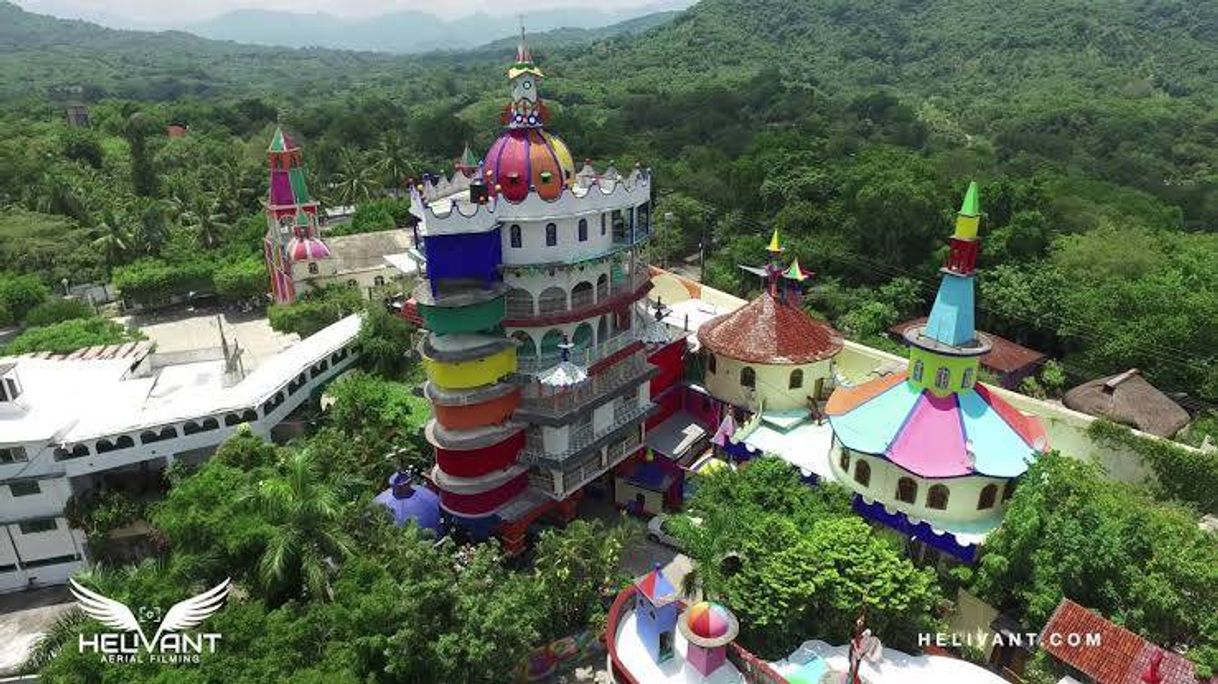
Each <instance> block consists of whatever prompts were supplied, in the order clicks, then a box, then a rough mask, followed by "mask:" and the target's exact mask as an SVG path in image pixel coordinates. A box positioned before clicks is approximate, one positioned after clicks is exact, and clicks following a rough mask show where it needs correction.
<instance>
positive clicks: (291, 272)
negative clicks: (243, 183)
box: [265, 127, 413, 304]
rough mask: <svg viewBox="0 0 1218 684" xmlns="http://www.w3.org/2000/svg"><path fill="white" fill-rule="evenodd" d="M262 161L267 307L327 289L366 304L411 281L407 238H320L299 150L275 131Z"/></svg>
mask: <svg viewBox="0 0 1218 684" xmlns="http://www.w3.org/2000/svg"><path fill="white" fill-rule="evenodd" d="M267 158H268V162H269V166H270V190H269V192H268V194H267V201H266V216H267V231H266V240H265V257H266V269H267V273H268V274H269V276H270V293H271V298H272V299H273V301H275V302H276V303H279V304H290V303H292V302H294V301H296V299H297V298H298V297H300V296H301V295H304V294H305V293H307V292H308V291H309V290H311V289H314V288H321V287H325V286H328V285H344V286H347V287H353V288H356V289H358V290H359V292H360V294H362V295H363V296H365V297H369V298H370V297H372V296H373V293H374V292H375V291H377V290H378V289H379V288H381V287H383V286H387V285H390V284H391V283H392V281H397V280H402V279H404V278H406V277H408V276H410V275H413V268H412V267H411V266H409V264H410V262H409V260H408V259H407V258H406V254H407V252H408V250H409V249H410V235H409V234H408V233H406V232H405V231H400V230H382V231H376V232H371V233H357V234H355V235H338V236H331V237H329V238H323V237H322V234H321V225H322V222H323V220H324V216H322V215H321V214H319V212H318V205H317V202H316V201H314V200H313V198H312V197H311V196H310V195H309V188H308V184H307V183H306V182H305V171H304V160H303V157H302V155H301V151H300V146H299V145H298V144H296V142H295V141H293V140H292V138H291V137H289V136H288V135H287V134H286V133H284V132H283V129H282V128H279V127H276V128H275V134H274V135H273V136H272V137H271V144H270V147H269V148H268V149H267ZM403 262H405V263H406V264H407V266H406V267H402V266H401V265H402V264H403Z"/></svg>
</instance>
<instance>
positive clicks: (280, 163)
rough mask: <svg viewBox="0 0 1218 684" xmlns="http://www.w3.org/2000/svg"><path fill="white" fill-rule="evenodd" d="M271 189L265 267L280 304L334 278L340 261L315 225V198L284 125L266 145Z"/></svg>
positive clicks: (268, 202)
mask: <svg viewBox="0 0 1218 684" xmlns="http://www.w3.org/2000/svg"><path fill="white" fill-rule="evenodd" d="M266 153H267V163H268V165H269V166H270V174H271V179H270V190H269V192H268V194H267V202H266V219H267V221H266V222H267V231H266V241H265V256H266V269H267V272H268V273H269V274H270V281H271V296H272V298H273V299H274V300H275V302H276V303H281V304H290V303H292V302H294V301H296V296H297V293H298V290H299V286H300V283H302V282H304V281H307V280H310V279H311V278H315V277H319V276H321V277H324V276H334V275H335V274H336V272H337V265H336V262H335V261H334V259H333V258H331V255H330V248H329V247H327V246H326V243H325V242H322V240H321V237H320V232H319V230H318V227H317V202H316V201H314V200H313V198H312V197H310V196H309V187H308V184H307V183H305V176H304V160H303V159H302V157H301V153H300V147H299V146H297V145H296V144H295V143H294V142H292V139H291V138H290V137H288V135H287V134H285V133H284V132H283V129H282V128H279V127H276V128H275V135H274V136H272V138H271V145H270V147H268V148H267V151H266Z"/></svg>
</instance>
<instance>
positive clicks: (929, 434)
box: [825, 372, 1048, 478]
mask: <svg viewBox="0 0 1218 684" xmlns="http://www.w3.org/2000/svg"><path fill="white" fill-rule="evenodd" d="M825 412H826V413H827V414H828V416H829V423H830V424H831V425H832V426H833V432H834V434H836V435H837V438H838V439H839V440H841V443H842V445H843V446H845V447H847V448H849V449H852V450H854V451H859V452H862V453H865V454H873V455H876V456H881V457H883V458H886V459H888V460H889V461H892V462H893V463H895V464H896V465H898V466H900V467H902V468H904V469H905V470H908V471H909V472H911V473H913V474H914V475H918V476H919V477H925V478H943V477H962V476H966V475H984V476H987V477H997V478H1012V477H1018V476H1020V475H1022V474H1023V473H1024V471H1026V470H1027V469H1028V465H1029V463H1030V462H1031V461H1032V459H1034V458H1035V457H1036V455H1037V453H1039V452H1042V451H1044V450H1045V449H1047V448H1048V437H1047V436H1046V435H1045V430H1044V427H1042V426H1041V424H1040V421H1038V420H1036V419H1035V418H1032V417H1028V416H1025V415H1023V414H1022V413H1020V412H1019V410H1018V409H1016V408H1015V407H1013V406H1011V405H1010V404H1008V403H1007V402H1006V401H1005V400H1003V399H1002V398H1001V397H999V396H998V395H997V394H995V393H994V392H992V391H991V390H990V389H989V388H988V387H986V386H985V385H982V384H977V385H975V386H973V387H972V388H970V389H967V390H962V391H960V392H953V393H951V394H948V395H947V396H942V397H941V396H936V395H934V394H933V393H931V391H930V390H928V389H924V388H922V387H921V386H919V385H917V384H915V383H914V382H912V381H910V380H909V377H908V375H907V374H906V373H904V372H901V373H894V374H892V375H889V376H886V377H883V378H877V379H875V380H872V381H871V382H868V383H864V384H862V385H859V386H857V387H849V388H847V387H842V388H838V389H837V391H835V392H834V393H833V396H832V397H830V398H829V403H828V405H827V406H826V407H825Z"/></svg>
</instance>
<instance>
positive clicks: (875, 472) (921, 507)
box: [829, 442, 1006, 525]
mask: <svg viewBox="0 0 1218 684" xmlns="http://www.w3.org/2000/svg"><path fill="white" fill-rule="evenodd" d="M860 462H866V463H867V464H868V466H869V467H870V468H871V480H870V482H869V483H868V485H867V486H866V487H864V486H863V485H861V484H859V483H858V482H856V481H855V479H854V476H855V472H856V471H857V469H858V464H859V463H860ZM829 467H830V469H832V471H833V476H834V477H835V478H837V481H838V482H841V483H842V484H844V485H845V486H847V487H849V488H850V489H852V490H854V491H855V492H858V493H859V494H860V495H861V496H863V497H864V498H866V499H868V500H873V501H879V502H880V503H883V504H884V505H885V506H887V507H888V508H890V509H892V510H897V511H901V512H902V513H904V514H906V515H907V516H909V517H910V518H911V519H914V520H925V521H927V522H929V523H931V524H932V525H934V524H935V523H936V522H939V523H953V522H956V523H967V522H976V521H980V520H986V519H989V518H996V517H998V516H1000V515H1002V513H1003V512H1004V511H1005V510H1006V504H1005V503H1003V501H1002V492H1003V487H1004V486H1005V485H1006V480H1004V479H1001V478H992V477H981V476H970V477H954V478H942V479H935V480H928V479H924V478H920V477H917V476H914V475H912V474H910V473H909V472H908V471H906V470H904V469H903V468H901V467H899V466H897V465H894V464H893V463H892V462H891V461H888V460H885V459H882V458H875V457H873V456H867V455H863V454H859V453H858V452H850V472H849V473H846V472H844V471H843V470H842V468H841V447H840V445H839V444H838V443H836V442H835V443H834V448H833V452H832V453H831V454H830V459H829ZM902 477H908V478H911V479H912V480H913V481H914V482H915V483H916V484H917V485H918V491H917V496H916V497H915V499H914V503H913V504H908V503H905V502H903V501H897V480H899V479H901V478H902ZM936 484H940V485H943V486H945V487H947V489H948V492H949V496H948V499H947V509H946V510H937V509H934V508H928V507H927V506H926V502H927V496H928V495H929V493H930V488H931V486H932V485H936ZM991 484H992V485H994V486H995V487H997V491H996V492H995V497H994V507H993V508H987V509H982V510H978V509H977V502H978V501H979V500H980V497H981V490H982V489H983V488H984V487H986V486H987V485H991Z"/></svg>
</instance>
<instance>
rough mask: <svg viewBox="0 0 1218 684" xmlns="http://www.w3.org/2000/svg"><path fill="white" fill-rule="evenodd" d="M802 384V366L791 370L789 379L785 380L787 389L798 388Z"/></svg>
mask: <svg viewBox="0 0 1218 684" xmlns="http://www.w3.org/2000/svg"><path fill="white" fill-rule="evenodd" d="M803 386H804V371H803V369H802V368H796V369H795V370H793V371H791V379H790V380H788V381H787V388H788V389H799V388H800V387H803Z"/></svg>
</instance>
